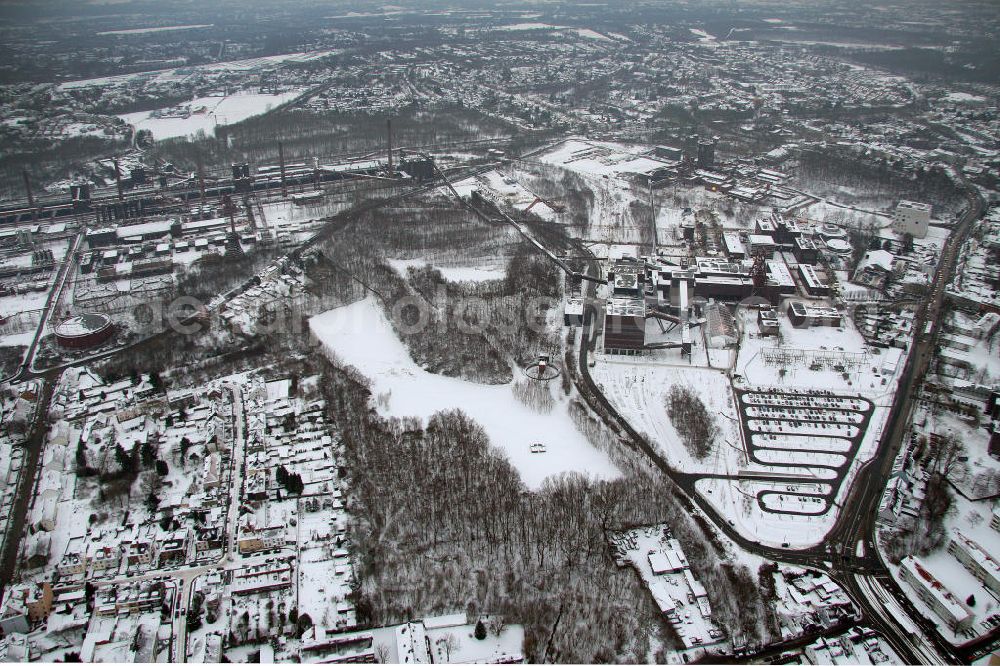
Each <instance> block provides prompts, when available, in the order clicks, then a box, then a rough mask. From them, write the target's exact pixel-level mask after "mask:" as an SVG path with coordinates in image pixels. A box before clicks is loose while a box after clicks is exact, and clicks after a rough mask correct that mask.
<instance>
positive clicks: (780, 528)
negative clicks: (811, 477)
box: [695, 479, 837, 549]
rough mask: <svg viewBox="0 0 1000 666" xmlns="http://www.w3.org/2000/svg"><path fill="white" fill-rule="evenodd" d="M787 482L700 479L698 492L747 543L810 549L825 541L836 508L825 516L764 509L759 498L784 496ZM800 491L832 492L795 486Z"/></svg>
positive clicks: (820, 486)
mask: <svg viewBox="0 0 1000 666" xmlns="http://www.w3.org/2000/svg"><path fill="white" fill-rule="evenodd" d="M788 487H789V485H788V484H787V483H784V482H771V481H756V480H750V479H743V480H739V481H733V480H731V479H700V480H699V481H697V482H696V484H695V488H696V489H697V490H698V492H700V493H701V494H702V496H703V497H704V498H705V499H706V500H707V501H708V502H709V503H710V504H711V505H712V506H713V507H714V508H715V510H716V511H718V513H719V514H720V515H721V516H723V517H726V519H727V521H728V522H729V524H730V526H732V527H733V528H734V529H735V530H736V531H737V532H739V533H740V535H742V536H743V537H744V538H745V539H748V540H749V541H752V542H755V543H759V544H762V545H765V546H771V547H773V548H790V549H797V548H809V547H810V546H815V545H816V544H818V543H821V542H822V541H823V538H824V537H825V536H826V534H827V532H829V531H830V529H831V528H832V527H833V525H834V523H835V522H836V520H837V510H836V508H835V505H832V504H831V505H827V510H826V511H825V512H824V513H779V512H776V511H774V510H770V509H765V508H763V507H762V506H761V502H760V499H759V498H758V495H759V494H763V493H766V492H772V493H781V492H783V491H785V490H787V488H788ZM791 487H794V488H795V489H796V491H801V492H805V491H807V490H809V489H810V488H815V489H816V492H817V494H823V493H827V492H830V486H829V484H815V485H813V486H810V484H795V485H794V486H791Z"/></svg>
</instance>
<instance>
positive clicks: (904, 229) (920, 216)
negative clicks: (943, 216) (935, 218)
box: [892, 201, 931, 238]
mask: <svg viewBox="0 0 1000 666" xmlns="http://www.w3.org/2000/svg"><path fill="white" fill-rule="evenodd" d="M930 222H931V206H930V204H926V203H918V202H916V201H900V202H899V204H898V205H897V206H896V212H895V214H894V215H893V218H892V229H893V231H896V232H898V233H901V234H910V235H911V236H913V237H914V238H926V237H927V228H928V227H929V226H930Z"/></svg>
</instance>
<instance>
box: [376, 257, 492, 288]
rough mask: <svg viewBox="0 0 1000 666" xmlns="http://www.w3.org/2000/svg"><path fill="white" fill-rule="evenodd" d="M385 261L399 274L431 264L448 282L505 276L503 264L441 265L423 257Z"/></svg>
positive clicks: (474, 280) (482, 280) (480, 280)
mask: <svg viewBox="0 0 1000 666" xmlns="http://www.w3.org/2000/svg"><path fill="white" fill-rule="evenodd" d="M386 263H388V264H389V265H390V266H392V267H393V268H394V269H395V270H396V271H397V272H398V273H399V274H400V275H405V274H406V271H407V269H409V268H422V267H424V266H428V265H430V266H433V267H434V268H436V269H437V270H438V271H440V273H441V275H443V276H444V279H445V280H448V281H449V282H486V281H488V280H503V279H504V278H505V277H506V276H507V269H506V267H505V266H502V265H501V266H498V267H497V268H482V267H481V266H442V265H439V264H433V263H431V262H428V261H424V260H423V259H386Z"/></svg>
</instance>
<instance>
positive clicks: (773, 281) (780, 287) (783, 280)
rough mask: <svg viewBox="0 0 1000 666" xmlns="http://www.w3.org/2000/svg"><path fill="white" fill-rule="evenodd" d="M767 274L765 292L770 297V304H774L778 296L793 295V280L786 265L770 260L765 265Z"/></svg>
mask: <svg viewBox="0 0 1000 666" xmlns="http://www.w3.org/2000/svg"><path fill="white" fill-rule="evenodd" d="M765 267H766V273H767V290H768V292H769V293H770V294H771V295H772V298H771V302H772V303H776V302H777V301H778V298H777V297H778V296H787V295H790V294H794V293H795V279H794V278H793V277H792V272H791V271H790V270H788V265H787V264H786V263H785V262H783V261H778V260H777V259H772V260H770V261H767V262H766V263H765Z"/></svg>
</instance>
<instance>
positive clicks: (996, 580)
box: [948, 532, 1000, 593]
mask: <svg viewBox="0 0 1000 666" xmlns="http://www.w3.org/2000/svg"><path fill="white" fill-rule="evenodd" d="M948 552H949V553H951V554H952V556H953V557H954V558H955V559H956V560H958V561H959V562H961V563H962V565H963V566H965V568H966V569H968V570H969V573H971V574H972V575H973V576H975V577H976V578H978V579H979V580H980V581H982V583H983V585H985V586H986V587H987V588H989V589H990V590H991V591H993V592H994V593H997V592H1000V563H997V561H996V559H994V558H993V556H992V555H990V554H989V553H987V552H986V549H985V548H983V547H982V546H980V545H979V544H978V543H976V542H975V541H973V540H972V539H970V538H969V537H967V536H965V535H964V534H960V533H958V532H955V533H954V534H953V535H952V537H951V541H950V542H949V543H948Z"/></svg>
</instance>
